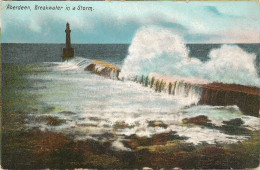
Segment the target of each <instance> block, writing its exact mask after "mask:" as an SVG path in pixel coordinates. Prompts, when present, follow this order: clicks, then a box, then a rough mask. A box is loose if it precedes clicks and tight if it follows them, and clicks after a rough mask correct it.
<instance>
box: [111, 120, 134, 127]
mask: <svg viewBox="0 0 260 170" xmlns="http://www.w3.org/2000/svg"><path fill="white" fill-rule="evenodd" d="M113 128H114V129H125V128H134V125H128V124H127V123H125V122H116V123H115V124H114V125H113Z"/></svg>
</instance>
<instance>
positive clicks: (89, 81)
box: [28, 59, 259, 150]
mask: <svg viewBox="0 0 260 170" xmlns="http://www.w3.org/2000/svg"><path fill="white" fill-rule="evenodd" d="M75 63H81V64H75ZM88 63H89V61H87V60H84V62H83V61H81V60H78V59H75V60H73V61H71V62H67V63H52V64H50V63H45V64H43V65H41V67H38V71H40V72H41V73H40V74H36V75H30V76H29V77H28V79H29V80H31V81H33V82H35V83H34V85H33V86H34V87H35V88H34V89H35V90H30V92H31V93H33V94H36V95H37V96H38V99H39V105H40V107H51V108H52V109H50V111H46V110H45V111H44V109H42V110H41V109H38V110H36V111H34V112H32V113H31V114H30V117H32V118H37V117H41V116H51V117H58V118H60V119H63V120H65V123H63V124H61V125H59V126H49V125H47V124H46V122H34V121H31V122H30V124H29V125H28V127H29V128H39V129H41V130H48V131H54V132H59V133H63V134H65V135H68V136H70V137H72V138H73V139H75V140H85V139H89V138H90V139H95V140H99V141H107V140H109V141H111V142H113V146H114V147H116V146H118V149H120V148H121V149H120V150H128V148H125V147H124V146H123V145H121V143H120V141H121V140H123V139H124V138H125V137H126V136H129V135H133V134H136V135H138V136H147V137H150V136H151V135H153V134H158V133H163V132H170V131H176V132H177V134H178V135H180V136H184V137H187V139H186V140H185V142H188V143H194V144H199V143H201V142H207V143H209V144H214V143H216V142H218V143H234V142H238V141H243V140H246V139H248V138H249V136H245V135H228V134H225V133H223V132H220V131H219V130H216V129H210V128H206V127H200V126H187V125H185V124H183V123H182V119H184V118H189V117H194V116H198V115H206V116H208V118H209V119H210V120H211V121H212V122H211V123H213V124H215V125H216V126H221V125H222V122H223V121H225V120H231V119H234V118H241V119H242V120H243V121H244V122H245V123H244V125H245V126H246V128H248V129H250V130H259V118H256V117H252V116H246V115H243V114H242V113H241V112H240V110H239V108H238V107H236V106H228V107H221V106H206V105H204V106H202V105H199V106H197V105H194V103H197V101H198V100H199V98H198V97H197V98H194V97H193V98H189V96H188V97H182V96H173V95H168V94H166V93H156V92H154V90H152V89H150V88H147V87H143V86H142V85H140V84H137V83H135V82H131V81H125V82H123V81H116V80H111V79H107V78H104V77H101V76H98V75H94V74H91V73H89V72H86V71H83V69H84V65H87V64H88ZM37 107H38V106H37ZM40 107H38V108H40ZM149 121H161V122H163V123H164V124H166V125H167V127H151V126H149ZM118 124H119V125H122V124H124V125H125V126H124V127H123V128H122V127H121V128H117V126H116V125H118Z"/></svg>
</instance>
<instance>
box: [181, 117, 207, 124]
mask: <svg viewBox="0 0 260 170" xmlns="http://www.w3.org/2000/svg"><path fill="white" fill-rule="evenodd" d="M182 122H183V123H185V124H188V123H192V124H195V125H207V124H208V123H209V122H211V120H209V118H208V117H207V116H205V115H199V116H196V117H192V118H185V119H182Z"/></svg>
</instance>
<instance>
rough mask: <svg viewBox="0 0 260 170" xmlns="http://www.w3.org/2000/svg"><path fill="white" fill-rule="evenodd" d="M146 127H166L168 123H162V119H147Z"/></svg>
mask: <svg viewBox="0 0 260 170" xmlns="http://www.w3.org/2000/svg"><path fill="white" fill-rule="evenodd" d="M148 127H162V128H165V129H166V128H167V127H168V125H167V124H165V123H163V122H162V121H149V122H148Z"/></svg>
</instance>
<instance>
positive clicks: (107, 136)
mask: <svg viewBox="0 0 260 170" xmlns="http://www.w3.org/2000/svg"><path fill="white" fill-rule="evenodd" d="M91 136H92V137H94V138H97V139H98V140H102V139H112V138H114V137H115V135H114V134H113V133H108V132H106V133H103V134H92V135H91Z"/></svg>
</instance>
